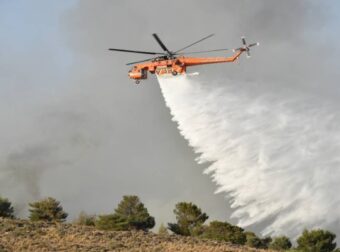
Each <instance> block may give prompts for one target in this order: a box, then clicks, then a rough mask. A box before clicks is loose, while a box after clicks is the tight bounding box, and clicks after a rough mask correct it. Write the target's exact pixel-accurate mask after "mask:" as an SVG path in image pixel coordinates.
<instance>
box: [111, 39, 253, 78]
mask: <svg viewBox="0 0 340 252" xmlns="http://www.w3.org/2000/svg"><path fill="white" fill-rule="evenodd" d="M152 36H153V37H154V39H155V40H156V41H157V43H158V44H159V46H160V47H161V48H162V49H163V52H149V51H137V50H126V49H116V48H109V50H110V51H118V52H127V53H138V54H147V55H154V57H153V58H148V59H144V60H140V61H135V62H130V63H127V64H126V65H128V66H130V65H133V67H132V69H131V70H130V71H129V72H128V77H129V78H130V79H133V80H135V83H136V84H139V83H140V80H145V79H147V77H148V72H150V73H151V74H156V75H158V76H166V75H167V76H169V75H170V76H171V75H172V76H176V75H183V74H186V70H187V67H191V66H197V65H205V64H217V63H226V62H234V61H235V60H237V59H238V58H239V57H240V55H241V54H242V53H243V52H246V54H247V57H250V48H251V47H253V46H257V45H259V43H258V42H256V43H251V44H247V42H246V39H245V37H241V41H242V46H241V47H239V48H236V49H233V52H234V55H232V56H230V57H200V58H198V57H186V56H185V55H188V54H199V53H208V52H219V51H226V50H229V49H227V48H225V49H215V50H207V51H195V52H184V50H185V49H187V48H189V47H191V46H193V45H196V44H198V43H200V42H202V41H203V40H206V39H208V38H211V37H212V36H214V34H210V35H208V36H206V37H204V38H202V39H200V40H198V41H195V42H194V43H191V44H189V45H187V46H185V47H183V48H181V49H179V50H176V51H170V50H169V49H168V48H167V47H166V46H165V45H164V43H163V42H162V40H161V39H160V38H159V36H158V35H157V34H156V33H154V34H152Z"/></svg>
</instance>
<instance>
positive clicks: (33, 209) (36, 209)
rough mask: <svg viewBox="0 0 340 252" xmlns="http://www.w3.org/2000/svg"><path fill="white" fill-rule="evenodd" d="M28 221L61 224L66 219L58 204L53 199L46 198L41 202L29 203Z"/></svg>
mask: <svg viewBox="0 0 340 252" xmlns="http://www.w3.org/2000/svg"><path fill="white" fill-rule="evenodd" d="M29 206H30V209H29V211H30V216H29V218H30V220H32V221H40V220H41V221H56V222H63V221H65V220H66V218H67V215H68V214H67V213H66V212H64V210H63V207H62V206H61V205H60V202H59V201H57V200H56V199H54V198H51V197H48V198H46V199H43V200H41V201H37V202H33V203H29Z"/></svg>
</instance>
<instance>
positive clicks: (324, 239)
mask: <svg viewBox="0 0 340 252" xmlns="http://www.w3.org/2000/svg"><path fill="white" fill-rule="evenodd" d="M335 238H336V235H335V234H333V233H331V232H329V231H326V230H322V229H317V230H312V231H308V230H305V231H303V233H302V235H301V236H300V237H299V238H298V239H297V244H298V246H297V249H298V250H301V251H303V252H330V251H333V250H334V249H335V247H336V243H335V242H334V240H335Z"/></svg>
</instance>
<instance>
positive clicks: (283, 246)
mask: <svg viewBox="0 0 340 252" xmlns="http://www.w3.org/2000/svg"><path fill="white" fill-rule="evenodd" d="M291 247H292V243H291V241H290V240H289V238H288V237H286V236H279V237H275V238H274V240H273V241H272V242H271V243H270V244H269V248H270V249H273V250H280V251H281V250H288V249H290V248H291Z"/></svg>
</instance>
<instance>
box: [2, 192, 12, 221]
mask: <svg viewBox="0 0 340 252" xmlns="http://www.w3.org/2000/svg"><path fill="white" fill-rule="evenodd" d="M13 213H14V208H13V207H12V203H11V202H10V201H9V200H8V199H5V198H1V197H0V217H3V218H14V215H13Z"/></svg>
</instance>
